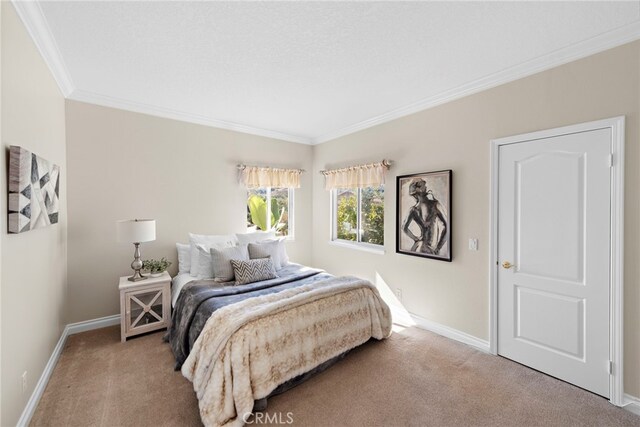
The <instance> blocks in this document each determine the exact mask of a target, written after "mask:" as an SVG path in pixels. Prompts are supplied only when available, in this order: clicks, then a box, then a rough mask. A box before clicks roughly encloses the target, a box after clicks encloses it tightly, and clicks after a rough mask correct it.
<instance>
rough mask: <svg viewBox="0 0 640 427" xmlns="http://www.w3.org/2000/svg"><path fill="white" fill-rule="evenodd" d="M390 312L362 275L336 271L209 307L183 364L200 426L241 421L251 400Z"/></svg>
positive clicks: (349, 344)
mask: <svg viewBox="0 0 640 427" xmlns="http://www.w3.org/2000/svg"><path fill="white" fill-rule="evenodd" d="M390 334H391V313H390V310H389V307H388V306H387V305H386V304H385V302H384V301H383V300H382V298H381V297H380V294H379V293H378V290H377V289H376V288H375V286H374V285H373V284H371V283H370V282H368V281H366V280H362V279H358V278H355V277H336V278H332V279H328V280H324V281H321V282H318V283H315V284H313V285H305V286H301V287H298V288H293V289H288V290H285V291H282V292H278V293H275V294H268V295H262V296H259V297H255V298H250V299H247V300H244V301H241V302H239V303H236V304H231V305H229V306H226V307H223V308H221V309H220V310H217V311H215V312H214V313H213V314H212V315H211V318H209V320H208V321H207V323H206V325H205V327H204V329H203V330H202V333H201V334H200V336H199V337H198V339H197V340H196V342H195V343H194V346H193V349H192V350H191V354H190V355H189V357H188V358H187V360H186V361H185V363H184V365H183V366H182V374H183V375H184V376H185V377H186V378H187V379H189V380H190V381H191V382H193V388H194V390H195V391H196V394H197V397H198V401H199V406H200V417H201V418H202V422H203V423H204V425H205V426H242V425H244V424H245V421H246V419H247V417H248V416H249V414H250V413H251V411H252V410H253V404H254V400H258V399H262V398H265V397H267V396H268V395H269V394H270V393H271V392H272V391H273V390H274V389H275V388H276V387H277V386H279V385H280V384H282V383H284V382H286V381H288V380H290V379H292V378H295V377H296V376H298V375H301V374H303V373H305V372H308V371H310V370H311V369H313V368H315V367H316V366H318V365H320V364H321V363H323V362H325V361H327V360H329V359H331V358H333V357H336V356H338V355H340V354H342V353H344V352H345V351H348V350H350V349H352V348H354V347H357V346H359V345H361V344H363V343H365V342H366V341H368V340H369V339H370V338H372V337H373V338H376V339H379V340H380V339H383V338H386V337H388V336H389V335H390Z"/></svg>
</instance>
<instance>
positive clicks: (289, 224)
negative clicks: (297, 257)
mask: <svg viewBox="0 0 640 427" xmlns="http://www.w3.org/2000/svg"><path fill="white" fill-rule="evenodd" d="M267 207H269V209H267ZM269 230H275V231H276V236H286V237H288V238H293V188H270V187H268V188H257V189H250V190H248V191H247V232H252V231H269Z"/></svg>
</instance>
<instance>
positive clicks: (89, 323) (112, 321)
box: [65, 314, 120, 335]
mask: <svg viewBox="0 0 640 427" xmlns="http://www.w3.org/2000/svg"><path fill="white" fill-rule="evenodd" d="M119 324H120V315H119V314H114V315H113V316H106V317H100V318H98V319H93V320H86V321H84V322H78V323H69V324H68V325H67V327H66V328H65V329H66V330H67V331H68V335H73V334H79V333H80V332H85V331H91V330H93V329H100V328H106V327H107V326H114V325H119Z"/></svg>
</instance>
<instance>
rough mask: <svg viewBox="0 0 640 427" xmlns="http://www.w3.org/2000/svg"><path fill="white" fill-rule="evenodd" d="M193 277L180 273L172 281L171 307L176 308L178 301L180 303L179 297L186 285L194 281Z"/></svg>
mask: <svg viewBox="0 0 640 427" xmlns="http://www.w3.org/2000/svg"><path fill="white" fill-rule="evenodd" d="M194 279H195V277H193V276H192V275H191V274H189V273H188V272H186V273H178V275H177V276H176V277H174V278H173V279H172V280H171V307H175V306H176V301H178V295H180V291H181V290H182V288H184V285H186V284H187V283H189V282H190V281H192V280H194Z"/></svg>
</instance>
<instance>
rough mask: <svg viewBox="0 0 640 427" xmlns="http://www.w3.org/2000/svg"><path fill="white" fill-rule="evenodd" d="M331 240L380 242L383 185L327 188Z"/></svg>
mask: <svg viewBox="0 0 640 427" xmlns="http://www.w3.org/2000/svg"><path fill="white" fill-rule="evenodd" d="M331 198H332V217H333V218H332V224H333V232H332V240H333V241H338V242H340V241H342V242H353V243H354V244H362V245H365V246H368V245H375V246H373V247H377V248H380V247H381V246H384V186H380V187H365V188H344V189H337V190H332V191H331Z"/></svg>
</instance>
